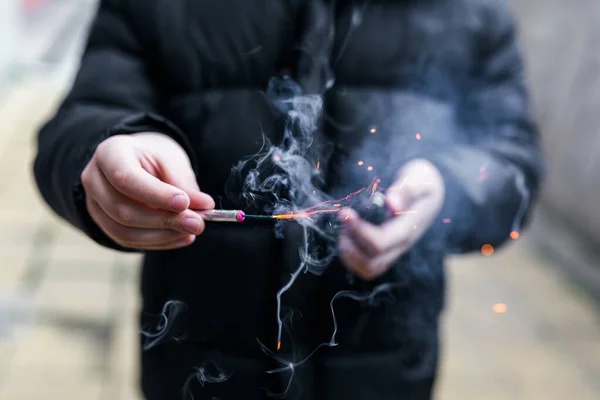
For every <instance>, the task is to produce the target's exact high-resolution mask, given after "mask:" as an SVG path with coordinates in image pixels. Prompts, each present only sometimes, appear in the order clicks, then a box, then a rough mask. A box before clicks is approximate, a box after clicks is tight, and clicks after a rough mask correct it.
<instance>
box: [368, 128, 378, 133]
mask: <svg viewBox="0 0 600 400" xmlns="http://www.w3.org/2000/svg"><path fill="white" fill-rule="evenodd" d="M369 132H371V133H375V132H377V129H375V128H371V130H370V131H369Z"/></svg>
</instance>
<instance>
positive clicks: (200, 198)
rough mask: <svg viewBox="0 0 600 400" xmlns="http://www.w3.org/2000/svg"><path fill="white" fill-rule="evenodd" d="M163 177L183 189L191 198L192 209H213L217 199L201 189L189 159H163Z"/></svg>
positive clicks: (167, 181) (190, 206)
mask: <svg viewBox="0 0 600 400" xmlns="http://www.w3.org/2000/svg"><path fill="white" fill-rule="evenodd" d="M160 162H161V164H163V165H162V168H161V169H162V170H163V178H164V181H165V182H166V183H169V184H171V185H173V186H175V187H177V188H179V189H182V190H183V191H184V192H185V193H187V195H188V196H189V198H190V205H189V208H190V209H192V210H212V209H213V208H215V201H214V200H213V198H212V197H211V196H209V195H208V194H206V193H203V192H201V191H200V187H199V186H198V181H197V180H196V174H195V173H194V170H193V169H192V166H191V164H190V162H189V160H187V159H183V158H177V159H172V158H171V159H166V158H164V159H161V160H160Z"/></svg>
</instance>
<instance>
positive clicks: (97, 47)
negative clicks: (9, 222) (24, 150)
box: [34, 0, 194, 250]
mask: <svg viewBox="0 0 600 400" xmlns="http://www.w3.org/2000/svg"><path fill="white" fill-rule="evenodd" d="M128 3H129V2H128V1H127V0H102V1H101V3H100V6H99V9H98V13H97V15H96V17H95V20H94V22H93V24H92V28H91V31H90V34H89V38H88V43H87V46H86V49H85V52H84V55H83V58H82V61H81V66H80V69H79V72H78V74H77V76H76V78H75V81H74V83H73V86H72V88H71V90H70V92H69V93H68V95H67V96H66V98H65V100H64V101H63V103H62V104H61V105H60V107H59V109H58V111H57V113H56V115H55V116H54V117H53V118H52V119H51V120H50V121H49V122H47V123H46V124H45V125H44V126H43V127H42V129H41V130H40V132H39V134H38V149H37V150H38V152H37V157H36V159H35V162H34V175H35V179H36V182H37V185H38V187H39V190H40V192H41V194H42V196H43V198H44V200H45V201H46V202H47V203H48V204H49V205H50V207H51V208H52V209H53V210H54V211H55V212H56V213H57V214H58V215H60V216H61V217H62V218H64V219H65V220H67V221H68V222H70V223H71V224H72V225H74V226H75V227H77V228H79V229H80V230H82V231H83V232H84V233H86V234H87V235H88V236H90V237H91V238H92V239H94V240H95V241H97V242H98V243H100V244H102V245H104V246H108V247H112V248H114V249H119V250H124V249H123V248H120V247H119V246H117V245H116V244H115V243H113V242H112V241H111V240H110V239H109V238H108V237H107V236H106V235H104V234H103V233H102V231H101V230H100V229H99V228H98V227H97V226H96V225H95V224H94V222H93V221H92V219H91V217H90V216H89V214H88V212H87V208H86V206H85V192H84V191H83V188H82V185H81V181H80V175H81V172H82V171H83V169H84V168H85V166H86V165H87V163H88V162H89V160H90V159H91V157H92V155H93V153H94V151H95V149H96V147H97V145H98V144H99V143H100V142H102V141H103V140H104V139H106V138H108V137H110V136H112V135H118V134H128V133H135V132H144V131H154V132H161V133H164V134H167V135H169V136H171V137H172V138H174V139H175V140H177V141H178V142H179V143H180V144H181V145H182V146H183V147H184V148H185V149H186V151H187V153H188V155H190V158H191V160H192V163H194V159H193V154H192V151H191V149H190V146H189V145H188V142H187V141H186V138H185V136H184V135H183V133H182V132H180V131H179V129H178V128H177V127H176V126H174V125H173V124H172V123H171V122H169V121H168V120H166V119H164V118H162V117H160V116H159V115H157V110H158V109H159V98H160V95H159V93H158V88H157V86H156V85H155V82H154V81H153V80H152V79H151V78H150V73H149V64H148V62H147V60H146V59H145V58H144V54H143V49H142V45H141V43H140V42H139V41H138V38H137V37H136V31H135V29H134V28H133V24H132V20H133V18H132V15H131V12H130V8H129V4H128Z"/></svg>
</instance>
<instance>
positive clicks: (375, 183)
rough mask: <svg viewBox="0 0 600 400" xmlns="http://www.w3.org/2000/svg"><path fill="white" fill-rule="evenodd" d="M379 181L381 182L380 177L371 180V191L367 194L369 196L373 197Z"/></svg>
mask: <svg viewBox="0 0 600 400" xmlns="http://www.w3.org/2000/svg"><path fill="white" fill-rule="evenodd" d="M380 183H381V179H379V178H378V179H376V180H375V181H374V182H373V190H372V191H371V196H369V197H373V196H374V195H375V192H376V191H377V186H379V184H380Z"/></svg>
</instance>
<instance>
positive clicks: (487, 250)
mask: <svg viewBox="0 0 600 400" xmlns="http://www.w3.org/2000/svg"><path fill="white" fill-rule="evenodd" d="M481 254H483V255H484V256H486V257H489V256H491V255H492V254H494V246H492V245H491V244H484V245H483V246H481Z"/></svg>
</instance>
